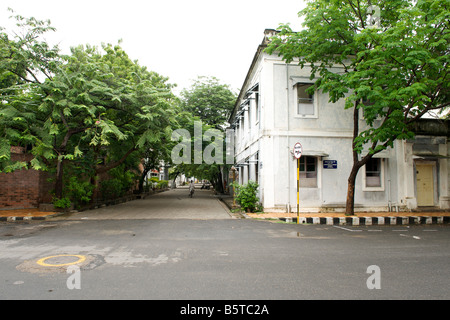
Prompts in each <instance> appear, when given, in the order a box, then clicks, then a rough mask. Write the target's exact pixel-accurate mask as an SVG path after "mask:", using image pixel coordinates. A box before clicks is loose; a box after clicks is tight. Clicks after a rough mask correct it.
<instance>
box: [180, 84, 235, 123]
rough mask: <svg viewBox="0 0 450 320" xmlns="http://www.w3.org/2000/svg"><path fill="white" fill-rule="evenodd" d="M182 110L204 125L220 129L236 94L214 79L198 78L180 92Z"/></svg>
mask: <svg viewBox="0 0 450 320" xmlns="http://www.w3.org/2000/svg"><path fill="white" fill-rule="evenodd" d="M181 96H182V99H181V103H182V108H183V109H184V110H186V111H188V112H190V113H191V114H192V115H193V116H194V117H198V118H199V119H201V120H202V121H203V122H204V123H206V124H208V125H210V126H213V127H215V128H217V129H219V128H221V127H222V126H223V125H224V124H225V123H226V121H227V120H228V117H229V115H230V113H231V111H232V110H233V107H234V103H235V102H236V94H235V93H234V92H233V91H231V89H230V87H229V85H226V84H222V83H221V82H220V81H219V80H218V79H217V78H215V77H198V79H197V80H195V82H194V83H193V85H192V86H191V87H190V88H189V89H184V90H183V91H182V92H181Z"/></svg>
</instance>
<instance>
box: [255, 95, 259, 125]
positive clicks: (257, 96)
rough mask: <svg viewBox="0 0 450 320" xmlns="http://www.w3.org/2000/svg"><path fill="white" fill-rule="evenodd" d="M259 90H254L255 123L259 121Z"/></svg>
mask: <svg viewBox="0 0 450 320" xmlns="http://www.w3.org/2000/svg"><path fill="white" fill-rule="evenodd" d="M259 112H260V107H259V92H255V117H256V123H257V122H258V121H259Z"/></svg>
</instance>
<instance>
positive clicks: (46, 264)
mask: <svg viewBox="0 0 450 320" xmlns="http://www.w3.org/2000/svg"><path fill="white" fill-rule="evenodd" d="M59 257H76V258H78V260H76V261H73V262H68V263H60V264H50V263H45V262H44V261H46V260H48V259H53V258H59ZM85 260H86V257H85V256H82V255H78V254H59V255H56V256H49V257H45V258H42V259H39V260H38V261H37V262H36V263H37V264H39V265H41V266H44V267H63V266H70V265H73V264H77V263H82V262H84V261H85Z"/></svg>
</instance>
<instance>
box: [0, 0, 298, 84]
mask: <svg viewBox="0 0 450 320" xmlns="http://www.w3.org/2000/svg"><path fill="white" fill-rule="evenodd" d="M8 7H10V8H12V9H13V10H14V11H15V13H16V14H20V15H22V16H25V17H35V18H37V19H41V20H47V19H50V21H51V24H52V26H53V27H55V28H56V29H57V31H56V32H54V33H52V35H51V36H50V35H48V36H47V37H46V39H48V40H49V42H51V43H59V45H60V48H61V49H62V52H63V53H68V52H69V48H70V47H72V46H76V45H79V44H90V45H96V46H100V45H101V43H112V44H116V43H117V41H118V40H119V39H122V40H123V42H122V47H123V48H124V50H125V52H127V54H128V55H129V56H130V58H131V59H133V60H138V61H139V63H140V64H141V65H144V66H147V68H148V69H149V70H153V71H156V72H158V73H160V74H161V75H163V76H166V77H169V82H170V83H176V84H177V85H178V88H177V89H176V90H175V92H176V93H178V92H179V91H181V89H182V88H186V87H189V86H190V85H191V80H193V79H196V78H197V76H215V77H216V78H218V79H219V80H220V81H221V82H223V83H225V84H229V85H230V86H231V88H232V89H233V90H234V91H236V92H238V91H239V89H240V88H241V86H242V84H243V82H244V79H245V76H246V74H247V71H248V68H249V67H250V63H251V61H252V59H253V56H254V54H255V52H256V49H257V47H258V45H259V44H260V43H261V41H262V39H263V32H264V29H266V28H267V29H276V28H277V27H278V26H279V24H280V23H290V24H291V26H292V28H293V29H294V30H299V29H300V26H301V21H300V19H299V18H298V12H299V11H300V10H301V9H302V8H303V7H304V3H303V0H276V1H274V0H272V1H268V0H228V1H218V0H209V1H208V0H172V1H167V0H166V1H164V0H159V1H153V0H148V1H143V0H127V1H116V0H108V1H104V0H89V1H87V0H77V1H63V0H39V1H38V0H0V26H3V27H7V29H8V30H10V24H11V22H12V21H13V20H12V19H8V18H9V16H10V15H11V12H9V11H8V10H7V8H8Z"/></svg>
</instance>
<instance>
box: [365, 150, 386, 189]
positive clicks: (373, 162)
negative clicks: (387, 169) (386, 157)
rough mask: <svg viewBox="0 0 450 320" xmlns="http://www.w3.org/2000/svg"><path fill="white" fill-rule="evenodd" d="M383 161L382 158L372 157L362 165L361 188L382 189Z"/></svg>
mask: <svg viewBox="0 0 450 320" xmlns="http://www.w3.org/2000/svg"><path fill="white" fill-rule="evenodd" d="M383 171H384V161H383V159H382V158H372V159H370V160H369V161H368V162H367V163H366V165H365V166H364V175H363V190H364V191H383V190H384V181H383V180H384V173H383Z"/></svg>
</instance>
